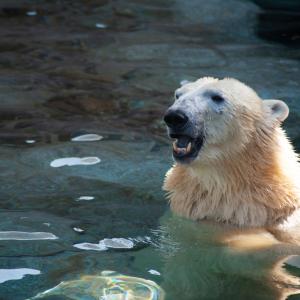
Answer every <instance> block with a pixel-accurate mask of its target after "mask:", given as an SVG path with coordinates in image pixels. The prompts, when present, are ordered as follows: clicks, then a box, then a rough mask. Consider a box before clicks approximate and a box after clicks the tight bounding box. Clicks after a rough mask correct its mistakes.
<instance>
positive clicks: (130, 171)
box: [0, 0, 300, 300]
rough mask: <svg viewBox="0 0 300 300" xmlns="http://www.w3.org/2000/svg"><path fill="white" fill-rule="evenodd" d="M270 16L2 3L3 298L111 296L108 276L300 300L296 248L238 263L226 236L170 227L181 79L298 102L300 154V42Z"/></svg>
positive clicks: (194, 1)
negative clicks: (240, 86)
mask: <svg viewBox="0 0 300 300" xmlns="http://www.w3.org/2000/svg"><path fill="white" fill-rule="evenodd" d="M265 14H266V12H265V11H262V10H260V8H258V7H257V6H256V5H255V4H253V3H252V2H249V1H238V0H228V1H221V0H211V1H204V0H203V1H202V0H201V1H199V0H190V1H183V0H167V1H162V0H154V1H153V0H152V1H150V0H143V1H136V0H129V1H118V0H117V1H114V2H110V1H106V0H99V1H47V0H40V1H38V2H37V1H25V0H24V1H23V0H18V1H6V0H5V1H1V3H0V28H1V29H0V35H1V41H2V42H1V45H0V65H1V77H0V100H1V101H0V116H1V118H0V157H1V160H0V170H1V172H0V177H1V188H0V189H1V190H0V198H1V202H0V203H1V205H0V209H1V210H0V299H1V300H24V299H26V298H29V297H33V296H35V295H37V294H39V293H42V292H44V291H46V290H48V289H51V288H53V287H55V286H57V285H59V284H60V283H61V282H67V283H68V285H67V286H69V285H70V284H69V283H73V282H77V280H79V281H80V280H83V279H82V278H85V279H86V278H87V277H85V276H95V277H92V279H94V278H96V279H97V283H96V284H97V286H102V285H103V281H102V279H99V278H98V277H99V276H101V274H102V272H103V271H107V270H113V271H116V272H117V273H119V274H124V275H125V276H128V278H131V277H139V278H141V280H142V279H143V280H144V279H145V280H151V281H154V282H156V283H157V284H158V285H159V286H161V287H162V288H163V289H164V290H165V292H166V299H167V300H174V299H185V300H198V299H281V298H282V299H284V298H285V295H287V294H289V293H295V292H297V291H299V288H300V284H299V276H300V271H299V261H300V259H298V257H297V256H292V257H290V255H297V249H294V248H289V247H287V249H284V250H283V249H281V248H280V247H278V246H276V245H273V246H270V248H268V249H261V250H259V251H244V252H236V251H233V250H232V249H229V248H228V247H226V246H225V245H223V244H220V243H219V242H217V241H216V240H215V239H214V237H217V236H218V234H219V233H220V232H222V230H223V228H222V227H218V226H213V225H211V224H204V223H203V224H197V223H194V222H191V221H187V220H183V219H180V218H178V217H176V216H172V215H170V214H169V213H168V209H167V203H166V200H165V198H164V195H163V192H162V191H161V185H162V181H163V177H164V174H165V172H166V171H167V170H168V168H169V167H170V166H171V164H172V159H171V155H170V145H169V141H168V140H167V138H166V134H165V128H164V124H163V123H162V121H161V117H162V115H163V112H164V110H165V109H166V107H167V106H168V105H169V104H170V103H171V101H172V97H173V91H174V89H175V88H177V87H178V86H179V84H180V82H181V81H184V80H194V79H196V78H198V77H201V76H208V75H210V76H217V77H223V76H232V77H236V78H238V79H240V80H241V81H244V82H246V83H247V84H249V85H250V86H252V87H253V88H255V89H256V90H257V91H258V93H259V94H260V95H261V96H262V97H263V98H274V97H276V98H279V99H282V100H284V101H286V102H287V103H288V105H289V107H290V111H291V113H290V117H289V119H288V120H287V121H286V122H285V128H286V130H287V132H288V134H289V136H290V137H291V140H292V142H293V143H294V145H295V146H296V148H297V149H298V151H299V150H300V135H299V125H300V121H299V120H300V119H299V117H300V105H299V100H298V99H299V94H300V83H299V75H300V73H299V67H300V62H299V49H298V47H297V45H298V36H299V31H297V27H296V28H294V27H293V28H290V23H289V24H288V26H286V27H284V28H283V27H282V26H283V25H282V24H287V23H286V22H283V23H282V19H280V20H279V23H278V24H279V25H280V24H281V25H282V26H281V27H280V28H281V29H280V30H277V29H276V28H278V27H276V26H275V25H276V24H277V23H276V20H277V19H276V16H275V17H274V15H272V16H271V18H269V17H268V15H265ZM286 14H289V13H288V12H285V16H286ZM294 17H295V12H293V18H294ZM268 20H270V22H271V24H270V22H268ZM274 22H275V23H274ZM278 24H277V25H278ZM296 25H297V24H296ZM273 26H274V27H273ZM272 28H275V29H276V30H272ZM282 33H283V34H282ZM284 34H285V35H284ZM78 137H81V138H78ZM61 159H63V160H61ZM51 163H52V166H51ZM53 166H55V167H53ZM114 238H117V239H120V240H112V239H114ZM124 239H125V240H124ZM104 240H105V242H102V244H101V241H104ZM114 241H115V242H116V241H117V242H116V243H115V244H114ZM120 241H121V242H120ZM103 243H104V244H105V245H106V246H105V245H104V246H105V247H104V246H103ZM120 243H121V246H120ZM122 243H123V246H124V247H123V246H122ZM116 244H117V245H118V247H114V245H116ZM74 245H81V246H82V245H85V246H86V245H88V246H87V247H79V248H78V247H75V246H74ZM107 245H110V246H113V247H107ZM129 246H130V247H129ZM131 246H132V247H131ZM91 248H93V249H91ZM95 248H96V249H95ZM287 259H288V260H287ZM88 278H91V277H88ZM126 278H127V277H126ZM85 279H84V280H85ZM99 280H100V281H99ZM78 284H79V283H78ZM80 284H81V285H80ZM80 284H79V285H80V286H83V289H84V287H85V286H86V285H85V281H83V282H82V281H81V283H80ZM101 284H102V285H101ZM73 292H74V291H72V293H73ZM80 292H82V291H80ZM92 292H93V289H88V288H86V293H87V295H86V298H87V299H90V298H88V296H90V297H92ZM78 293H79V291H78ZM78 295H79V294H78ZM78 295H77V297H78ZM68 296H69V299H70V297H71V294H70V293H67V294H65V295H63V292H62V293H61V295H59V296H52V298H51V297H49V299H61V300H64V299H68V298H66V297H68ZM55 297H56V298H55ZM74 297H75V296H74ZM296 298H297V296H291V297H290V299H296ZM71 299H73V298H71ZM91 299H94V298H91Z"/></svg>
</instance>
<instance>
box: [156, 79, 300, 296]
mask: <svg viewBox="0 0 300 300" xmlns="http://www.w3.org/2000/svg"><path fill="white" fill-rule="evenodd" d="M288 113H289V109H288V106H287V105H286V104H285V103H284V102H282V101H280V100H270V99H269V100H262V99H261V98H260V97H259V96H258V95H257V94H256V92H255V91H254V90H253V89H251V88H250V87H248V86H246V85H245V84H243V83H241V82H240V81H238V80H235V79H231V78H225V79H222V80H219V79H216V78H211V77H205V78H200V79H199V80H197V81H195V82H191V83H186V84H184V85H183V86H182V87H181V88H179V89H177V90H176V91H175V102H174V104H173V105H172V106H171V107H170V108H169V109H168V110H167V112H166V114H165V117H164V120H165V122H166V124H167V127H168V134H169V136H170V137H171V138H172V139H174V143H173V157H174V160H175V164H174V166H173V167H172V168H171V169H170V170H169V171H168V172H167V174H166V177H165V182H164V186H163V188H164V190H165V191H167V195H168V197H169V200H170V206H171V210H172V211H173V212H174V213H175V215H179V219H178V218H177V217H176V216H174V217H173V216H172V217H171V218H170V217H169V218H166V220H164V222H163V226H162V228H163V229H164V230H165V231H166V233H165V234H163V236H164V237H168V238H169V239H171V241H168V242H167V243H166V244H171V245H173V244H175V245H177V246H176V247H177V248H176V249H175V250H174V251H175V253H173V254H172V255H170V254H169V255H168V256H167V255H166V257H167V259H166V266H165V273H167V274H168V276H166V278H167V280H166V282H165V283H164V288H165V290H166V291H167V295H168V294H170V299H176V296H177V295H179V294H180V293H182V291H186V294H185V299H189V300H194V299H201V298H205V297H208V296H207V295H210V298H208V299H224V298H226V297H227V298H228V299H229V298H232V297H238V298H241V299H253V297H252V296H253V293H252V292H250V291H248V294H247V291H246V292H245V291H244V290H240V291H237V290H236V289H235V287H236V286H239V284H238V281H239V280H241V282H243V280H246V279H245V278H247V280H250V282H251V284H253V285H250V286H251V287H250V290H251V289H253V291H255V290H260V292H261V294H259V295H255V299H286V298H287V296H288V295H294V294H299V293H300V290H299V286H300V279H299V278H298V277H294V276H290V274H288V272H286V271H285V270H284V269H283V268H282V266H283V265H285V264H286V262H287V261H289V263H291V264H293V260H295V261H296V263H295V265H296V266H297V267H298V265H299V255H300V247H299V245H300V209H299V201H300V166H299V162H298V156H297V154H296V153H295V151H294V149H293V147H292V145H291V143H290V142H289V140H288V138H287V137H286V135H285V132H284V131H283V129H282V128H281V124H282V122H283V121H284V120H285V119H286V118H287V116H288ZM180 216H181V217H185V218H189V219H192V220H197V221H201V222H199V223H198V222H191V221H189V220H186V223H185V222H184V221H183V220H184V218H180ZM191 241H192V242H191ZM210 245H213V246H212V247H210ZM162 249H167V251H168V252H169V248H168V247H166V246H162ZM162 251H163V250H162ZM220 270H221V271H220ZM220 274H221V275H220ZM259 284H262V286H261V287H260V288H259V287H257V286H259ZM239 292H240V293H241V294H238V293H239ZM172 293H173V294H172ZM243 293H246V294H243ZM174 295H175V296H174ZM237 295H238V296H237Z"/></svg>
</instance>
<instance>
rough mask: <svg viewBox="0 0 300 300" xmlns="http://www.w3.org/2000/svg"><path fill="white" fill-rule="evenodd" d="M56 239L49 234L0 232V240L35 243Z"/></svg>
mask: <svg viewBox="0 0 300 300" xmlns="http://www.w3.org/2000/svg"><path fill="white" fill-rule="evenodd" d="M56 239H58V237H57V236H56V235H54V234H53V233H50V232H23V231H0V240H2V241H8V240H16V241H27V240H29V241H35V240H56Z"/></svg>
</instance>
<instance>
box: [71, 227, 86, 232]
mask: <svg viewBox="0 0 300 300" xmlns="http://www.w3.org/2000/svg"><path fill="white" fill-rule="evenodd" d="M73 230H74V231H76V232H84V230H83V229H81V228H79V227H73Z"/></svg>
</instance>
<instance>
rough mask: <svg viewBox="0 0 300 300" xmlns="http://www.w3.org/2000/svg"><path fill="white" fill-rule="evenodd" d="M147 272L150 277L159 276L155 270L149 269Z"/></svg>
mask: <svg viewBox="0 0 300 300" xmlns="http://www.w3.org/2000/svg"><path fill="white" fill-rule="evenodd" d="M148 272H149V273H150V274H152V275H156V276H160V273H159V272H158V271H156V270H153V269H150V270H148Z"/></svg>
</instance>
